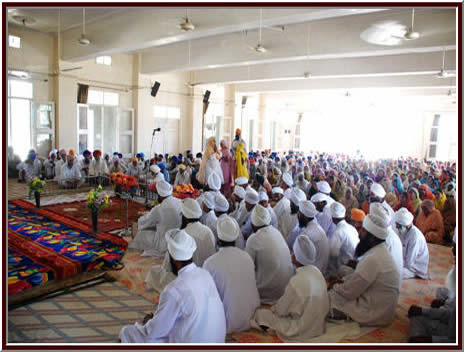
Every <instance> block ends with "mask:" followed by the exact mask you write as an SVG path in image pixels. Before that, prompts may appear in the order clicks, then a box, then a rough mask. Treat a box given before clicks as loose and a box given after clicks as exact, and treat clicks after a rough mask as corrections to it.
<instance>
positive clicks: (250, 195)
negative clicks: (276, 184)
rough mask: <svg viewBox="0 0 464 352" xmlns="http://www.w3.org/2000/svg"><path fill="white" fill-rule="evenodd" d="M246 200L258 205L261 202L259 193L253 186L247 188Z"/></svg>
mask: <svg viewBox="0 0 464 352" xmlns="http://www.w3.org/2000/svg"><path fill="white" fill-rule="evenodd" d="M245 202H246V203H248V204H252V205H256V204H258V202H259V196H258V193H257V192H256V191H255V190H254V189H253V188H251V187H250V188H247V191H246V194H245Z"/></svg>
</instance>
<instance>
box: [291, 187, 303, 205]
mask: <svg viewBox="0 0 464 352" xmlns="http://www.w3.org/2000/svg"><path fill="white" fill-rule="evenodd" d="M290 200H291V201H292V202H293V204H295V205H296V206H299V205H300V202H302V201H304V200H306V194H305V193H304V192H303V191H302V190H301V189H299V188H292V193H291V194H290Z"/></svg>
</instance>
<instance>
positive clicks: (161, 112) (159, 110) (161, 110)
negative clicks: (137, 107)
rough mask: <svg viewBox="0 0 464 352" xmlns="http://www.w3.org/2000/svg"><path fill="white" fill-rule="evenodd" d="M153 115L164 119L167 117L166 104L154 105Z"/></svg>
mask: <svg viewBox="0 0 464 352" xmlns="http://www.w3.org/2000/svg"><path fill="white" fill-rule="evenodd" d="M154 113H155V117H157V118H160V119H165V118H166V117H167V108H166V106H161V105H155V107H154Z"/></svg>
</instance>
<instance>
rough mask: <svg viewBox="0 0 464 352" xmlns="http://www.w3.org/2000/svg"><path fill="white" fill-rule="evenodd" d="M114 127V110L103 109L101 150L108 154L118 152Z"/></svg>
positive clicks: (109, 108)
mask: <svg viewBox="0 0 464 352" xmlns="http://www.w3.org/2000/svg"><path fill="white" fill-rule="evenodd" d="M115 126H116V108H111V107H105V109H104V117H103V149H104V150H105V152H107V153H110V154H113V153H114V152H117V151H118V150H117V145H116V128H115Z"/></svg>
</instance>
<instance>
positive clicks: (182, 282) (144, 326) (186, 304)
mask: <svg viewBox="0 0 464 352" xmlns="http://www.w3.org/2000/svg"><path fill="white" fill-rule="evenodd" d="M166 241H167V243H168V253H169V259H170V265H171V267H172V272H173V273H174V274H175V276H176V279H175V280H174V281H172V282H171V283H170V284H169V285H167V286H166V288H165V289H164V290H163V292H161V295H160V301H159V304H158V308H157V310H156V312H155V314H152V313H150V314H147V315H146V316H145V318H144V319H143V322H142V323H140V322H136V323H135V324H134V325H126V326H124V327H123V328H122V329H121V332H120V334H119V337H120V339H121V342H122V343H224V342H225V337H226V320H225V315H224V307H223V305H222V302H221V298H220V297H219V294H218V292H217V289H216V285H215V283H214V280H213V278H212V277H211V275H210V273H209V272H208V271H206V270H204V269H202V268H199V267H197V266H196V265H195V263H193V262H192V255H193V253H194V252H195V250H196V244H195V240H194V239H193V238H192V237H191V236H189V235H188V234H187V233H186V232H185V231H182V230H173V231H170V232H168V233H167V234H166Z"/></svg>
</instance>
